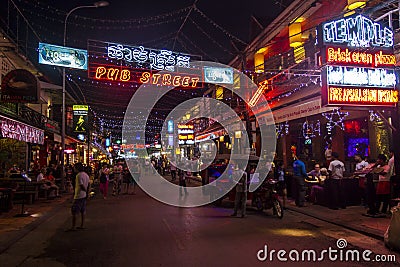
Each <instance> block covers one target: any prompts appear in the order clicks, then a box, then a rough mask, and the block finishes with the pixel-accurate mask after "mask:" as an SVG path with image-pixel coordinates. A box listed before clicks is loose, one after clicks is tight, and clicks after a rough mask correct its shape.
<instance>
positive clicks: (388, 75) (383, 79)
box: [326, 66, 396, 88]
mask: <svg viewBox="0 0 400 267" xmlns="http://www.w3.org/2000/svg"><path fill="white" fill-rule="evenodd" d="M326 70H327V80H328V84H330V85H349V86H367V87H384V88H387V87H392V88H393V87H394V86H395V85H396V75H395V73H394V70H392V69H373V68H357V67H342V66H327V68H326Z"/></svg>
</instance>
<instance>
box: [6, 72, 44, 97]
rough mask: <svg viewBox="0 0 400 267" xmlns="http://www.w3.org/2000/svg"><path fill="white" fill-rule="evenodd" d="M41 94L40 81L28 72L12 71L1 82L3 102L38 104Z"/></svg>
mask: <svg viewBox="0 0 400 267" xmlns="http://www.w3.org/2000/svg"><path fill="white" fill-rule="evenodd" d="M39 94H40V85H39V80H38V79H37V78H36V76H35V75H33V74H32V73H31V72H30V71H28V70H24V69H16V70H12V71H10V72H9V73H7V74H6V75H5V76H4V77H3V79H2V81H1V102H8V103H37V102H38V101H39Z"/></svg>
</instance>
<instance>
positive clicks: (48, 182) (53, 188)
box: [38, 169, 60, 197]
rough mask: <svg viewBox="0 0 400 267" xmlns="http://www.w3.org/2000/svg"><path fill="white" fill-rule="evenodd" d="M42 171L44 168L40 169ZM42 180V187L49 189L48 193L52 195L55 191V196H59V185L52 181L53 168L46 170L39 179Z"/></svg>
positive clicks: (53, 179)
mask: <svg viewBox="0 0 400 267" xmlns="http://www.w3.org/2000/svg"><path fill="white" fill-rule="evenodd" d="M42 172H44V170H42ZM40 181H41V182H43V185H42V188H43V189H45V190H49V191H50V195H52V192H54V193H55V197H59V196H60V195H59V187H58V186H57V185H56V184H55V183H54V181H55V178H54V176H53V170H52V169H48V170H47V172H46V175H45V176H44V178H43V179H41V180H40ZM38 182H39V176H38Z"/></svg>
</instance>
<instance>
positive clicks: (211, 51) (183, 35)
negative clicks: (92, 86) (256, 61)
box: [4, 0, 292, 63]
mask: <svg viewBox="0 0 400 267" xmlns="http://www.w3.org/2000/svg"><path fill="white" fill-rule="evenodd" d="M4 2H5V1H4ZM108 2H109V6H107V7H102V8H85V9H80V10H76V11H74V12H73V13H72V14H71V16H70V17H69V19H68V27H67V44H68V45H70V46H74V47H82V48H85V46H86V40H87V39H95V40H102V41H113V42H120V43H124V44H132V45H140V44H145V45H146V46H147V47H154V48H166V49H174V50H175V51H180V52H185V53H190V54H195V55H200V56H202V58H203V59H204V60H214V61H219V62H221V63H228V62H229V60H230V59H232V58H233V57H234V56H235V55H236V50H235V48H234V46H233V45H232V42H233V43H234V45H235V46H236V48H238V49H243V48H244V47H245V44H244V43H248V42H249V41H250V40H251V37H254V35H255V34H256V33H258V32H259V31H260V30H261V29H260V28H259V26H257V24H256V23H254V21H253V20H251V18H250V17H251V15H253V16H254V17H255V18H257V20H258V21H259V22H260V23H261V24H263V25H264V26H266V25H268V23H269V22H271V21H272V20H273V18H275V17H276V16H277V15H278V14H279V13H280V12H281V11H282V10H283V8H284V7H285V6H287V5H288V4H289V3H290V2H292V1H291V0H279V1H270V0H268V1H265V0H264V1H263V0H247V1H238V0H236V1H232V0H218V1H215V0H214V1H212V0H198V1H197V4H196V6H197V8H198V9H199V10H200V12H199V11H197V10H192V12H191V14H190V16H189V17H188V19H187V20H186V23H185V25H184V27H183V28H182V30H181V31H180V32H179V34H178V35H177V32H178V29H179V28H180V27H181V25H182V22H183V21H184V19H185V17H186V15H187V14H188V11H189V7H190V6H192V4H193V3H194V0H178V1H165V0H151V1H126V0H109V1H108ZM14 3H16V4H17V5H18V7H19V8H20V10H21V11H22V12H23V13H24V15H25V16H26V17H27V19H28V20H29V21H31V23H32V26H33V28H34V29H35V30H36V31H37V33H38V34H39V36H40V37H41V38H42V39H44V40H46V41H47V42H49V43H59V44H61V43H62V37H63V36H62V35H63V24H64V18H65V14H66V13H67V12H68V11H69V10H71V9H72V8H74V7H76V6H81V5H92V4H93V3H94V2H93V1H55V0H52V1H50V0H40V1H35V0H33V1H32V0H30V1H24V0H14ZM184 8H188V9H184ZM171 13H173V14H171ZM201 13H202V14H201ZM162 14H171V15H168V16H162V17H160V18H156V17H157V16H160V15H162ZM204 15H205V16H206V17H208V18H209V19H211V20H212V21H214V22H215V23H216V24H218V25H219V26H221V27H222V28H223V30H226V32H225V33H224V32H223V30H221V29H220V28H218V26H217V25H215V24H213V23H212V22H211V21H210V20H208V19H207V18H206V17H205V16H204ZM241 41H243V42H244V43H243V42H241Z"/></svg>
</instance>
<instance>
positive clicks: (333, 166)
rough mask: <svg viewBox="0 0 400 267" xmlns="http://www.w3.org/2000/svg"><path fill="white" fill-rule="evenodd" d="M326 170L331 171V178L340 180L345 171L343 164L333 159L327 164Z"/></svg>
mask: <svg viewBox="0 0 400 267" xmlns="http://www.w3.org/2000/svg"><path fill="white" fill-rule="evenodd" d="M328 170H329V171H331V178H334V179H341V178H343V173H344V171H345V169H344V164H343V162H341V161H340V160H337V159H335V160H334V161H331V163H330V164H329V168H328Z"/></svg>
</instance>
